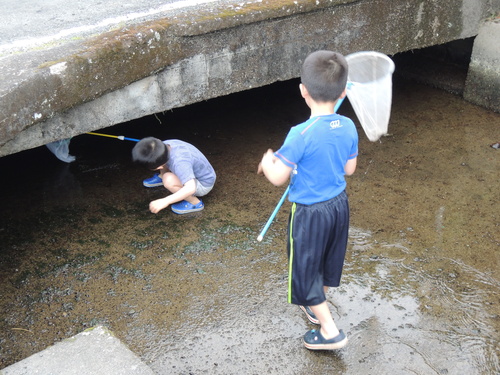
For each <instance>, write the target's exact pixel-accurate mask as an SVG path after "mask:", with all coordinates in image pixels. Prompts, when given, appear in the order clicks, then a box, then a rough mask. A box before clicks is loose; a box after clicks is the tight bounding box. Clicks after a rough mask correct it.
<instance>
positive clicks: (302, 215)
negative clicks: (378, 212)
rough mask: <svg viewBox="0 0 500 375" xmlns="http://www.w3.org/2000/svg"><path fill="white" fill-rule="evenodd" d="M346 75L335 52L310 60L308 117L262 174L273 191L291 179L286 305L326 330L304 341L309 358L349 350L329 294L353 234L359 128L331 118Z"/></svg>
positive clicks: (305, 73)
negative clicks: (350, 188)
mask: <svg viewBox="0 0 500 375" xmlns="http://www.w3.org/2000/svg"><path fill="white" fill-rule="evenodd" d="M347 70H348V67H347V62H346V60H345V58H344V57H343V56H342V55H341V54H339V53H336V52H331V51H317V52H314V53H312V54H310V55H309V56H308V57H307V58H306V60H305V61H304V63H303V65H302V71H301V82H302V83H301V84H300V86H299V88H300V93H301V95H302V97H303V98H304V99H305V102H306V104H307V105H308V106H309V108H310V109H311V117H310V118H309V119H308V120H307V121H306V122H304V123H302V124H299V125H297V126H295V127H292V128H291V130H290V132H289V133H288V135H287V137H286V139H285V142H284V143H283V145H282V146H281V148H280V149H279V150H278V151H276V152H275V153H273V151H272V150H268V151H267V152H266V153H265V154H264V156H263V158H262V161H261V162H260V164H259V168H258V173H264V175H265V176H266V177H267V179H268V180H269V181H270V182H271V183H272V184H274V185H276V186H279V185H282V184H284V183H285V182H286V181H287V180H288V178H289V177H290V176H291V177H290V178H291V181H290V193H289V200H290V201H291V202H292V208H291V212H290V219H289V224H288V246H287V249H288V262H289V267H288V269H289V274H288V302H289V303H293V304H296V305H299V306H300V307H301V309H302V310H303V311H304V312H305V313H306V315H307V318H308V319H309V320H310V321H311V322H312V323H315V324H320V326H321V327H320V329H318V330H311V331H309V332H307V333H306V334H305V336H304V345H305V346H306V348H308V349H311V350H334V349H339V348H342V347H343V346H344V345H345V344H347V337H346V335H345V334H344V332H343V331H342V330H340V331H339V329H338V328H337V326H336V324H335V322H334V321H333V317H332V315H331V313H330V309H329V308H328V305H327V303H326V291H327V290H328V287H337V286H339V285H340V278H341V274H342V268H343V264H344V258H345V252H346V248H347V239H348V231H349V204H348V200H347V195H346V192H345V188H346V180H345V175H348V176H349V175H351V174H353V173H354V171H355V169H356V160H357V155H358V134H357V131H356V127H355V126H354V123H353V122H352V121H351V120H350V119H348V118H347V117H344V116H340V115H338V114H336V113H335V111H334V108H335V104H336V103H337V101H338V100H339V99H341V98H343V97H344V96H345V95H346V84H347Z"/></svg>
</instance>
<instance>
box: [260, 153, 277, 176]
mask: <svg viewBox="0 0 500 375" xmlns="http://www.w3.org/2000/svg"><path fill="white" fill-rule="evenodd" d="M269 158H271V160H273V159H274V152H273V150H271V149H269V150H267V152H266V153H265V154H264V155H263V156H262V160H261V162H260V163H259V166H258V167H257V174H264V169H263V168H262V163H266V162H268V159H269Z"/></svg>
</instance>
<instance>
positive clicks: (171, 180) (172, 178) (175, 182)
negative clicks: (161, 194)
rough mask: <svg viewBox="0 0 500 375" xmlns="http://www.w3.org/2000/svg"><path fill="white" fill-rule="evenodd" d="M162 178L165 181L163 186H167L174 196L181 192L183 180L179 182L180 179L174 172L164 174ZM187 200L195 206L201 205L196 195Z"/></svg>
mask: <svg viewBox="0 0 500 375" xmlns="http://www.w3.org/2000/svg"><path fill="white" fill-rule="evenodd" d="M160 176H161V178H162V180H163V186H165V188H166V189H167V190H168V191H170V192H171V193H172V194H173V193H176V192H177V191H179V190H180V189H181V188H182V186H183V185H182V182H181V180H179V177H177V176H176V175H175V174H173V173H172V172H165V173H162V174H161V175H160ZM185 199H186V201H188V202H189V203H191V204H194V205H196V204H198V203H200V200H199V199H198V198H197V197H195V196H194V195H191V196H189V197H187V198H185Z"/></svg>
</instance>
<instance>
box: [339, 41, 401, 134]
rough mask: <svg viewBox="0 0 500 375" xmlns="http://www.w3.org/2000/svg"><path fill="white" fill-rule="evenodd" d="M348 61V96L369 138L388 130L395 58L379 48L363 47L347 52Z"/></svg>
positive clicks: (385, 132)
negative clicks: (381, 51) (378, 49)
mask: <svg viewBox="0 0 500 375" xmlns="http://www.w3.org/2000/svg"><path fill="white" fill-rule="evenodd" d="M346 60H347V63H348V64H349V75H348V77H347V80H348V86H347V97H348V99H349V102H350V103H351V105H352V107H353V109H354V112H355V113H356V116H357V117H358V119H359V122H360V123H361V126H362V127H363V130H364V131H365V133H366V136H367V137H368V139H369V140H370V141H372V142H375V141H377V140H379V139H380V137H381V136H383V135H384V134H387V129H388V126H389V118H390V116H391V103H392V73H393V72H394V62H393V61H392V60H391V59H390V58H389V57H387V56H386V55H384V54H383V53H380V52H374V51H363V52H356V53H352V54H350V55H347V56H346Z"/></svg>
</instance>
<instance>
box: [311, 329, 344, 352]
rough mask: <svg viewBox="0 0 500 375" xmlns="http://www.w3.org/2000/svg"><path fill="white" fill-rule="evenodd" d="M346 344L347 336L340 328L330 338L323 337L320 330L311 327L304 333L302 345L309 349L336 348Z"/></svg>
mask: <svg viewBox="0 0 500 375" xmlns="http://www.w3.org/2000/svg"><path fill="white" fill-rule="evenodd" d="M346 344H347V336H346V335H345V333H344V331H342V330H340V331H339V334H338V335H337V336H336V337H334V338H332V339H328V340H327V339H325V338H324V337H323V335H322V334H321V332H320V330H319V329H318V330H316V329H313V330H311V331H309V332H307V333H306V334H305V335H304V345H305V347H306V348H307V349H310V350H336V349H340V348H342V347H344V346H345V345H346Z"/></svg>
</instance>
